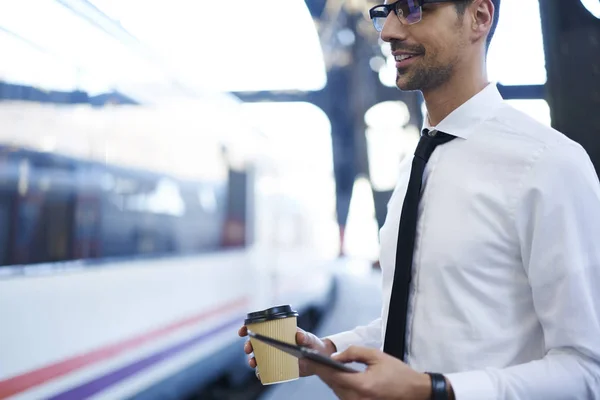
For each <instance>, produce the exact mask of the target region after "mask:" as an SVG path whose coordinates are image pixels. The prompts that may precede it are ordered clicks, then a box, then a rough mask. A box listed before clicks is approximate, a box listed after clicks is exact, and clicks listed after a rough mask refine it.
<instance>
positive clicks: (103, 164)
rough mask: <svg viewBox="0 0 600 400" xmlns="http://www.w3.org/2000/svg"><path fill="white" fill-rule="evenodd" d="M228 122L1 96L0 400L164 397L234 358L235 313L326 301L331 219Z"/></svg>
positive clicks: (250, 136) (183, 110)
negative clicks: (293, 194)
mask: <svg viewBox="0 0 600 400" xmlns="http://www.w3.org/2000/svg"><path fill="white" fill-rule="evenodd" d="M240 115H241V114H240V112H239V104H238V103H237V102H235V101H233V100H231V99H230V98H228V97H224V96H220V95H219V96H216V97H207V99H206V100H205V101H202V102H197V103H194V104H185V105H179V106H177V107H172V108H169V109H165V108H153V109H149V108H144V107H139V106H137V107H136V106H118V107H113V108H102V109H91V108H88V107H81V106H53V105H40V104H30V103H20V104H16V103H7V104H3V105H0V124H2V133H0V144H1V145H2V147H1V148H0V163H1V165H2V166H3V167H4V168H2V169H1V171H2V172H0V225H1V227H0V262H1V263H2V265H1V266H0V399H4V398H15V399H42V398H43V399H77V398H98V399H100V398H102V399H121V398H132V397H135V398H168V394H167V393H166V392H165V393H161V392H160V391H161V390H163V389H164V388H168V390H169V393H170V395H173V394H174V393H185V392H186V390H189V389H191V387H192V386H193V385H201V384H203V383H207V382H209V381H210V380H212V379H214V378H216V377H217V376H218V375H220V374H222V373H225V372H227V371H229V370H230V369H234V370H235V369H236V368H244V365H245V360H246V358H245V355H244V354H243V352H242V347H241V340H242V339H240V338H239V337H238V336H237V329H238V328H239V327H240V326H241V325H242V324H243V320H244V316H245V315H246V313H248V312H250V311H255V310H258V309H263V308H267V307H270V306H273V305H279V304H291V305H292V306H293V307H294V308H295V309H298V310H299V311H300V312H301V314H304V315H309V314H312V313H313V312H315V311H317V312H320V311H322V310H323V309H324V307H325V306H326V305H327V302H328V301H329V296H330V295H331V290H332V287H333V286H332V285H333V280H332V276H331V275H330V273H329V272H328V269H327V264H328V262H329V261H330V259H331V255H332V254H335V251H333V250H332V251H329V249H328V248H327V246H323V243H327V238H328V237H329V236H328V235H327V232H326V230H322V229H321V227H322V226H328V224H331V223H333V215H332V221H320V222H319V221H317V222H315V221H314V220H313V219H311V218H310V215H313V214H311V211H312V210H309V209H307V208H308V207H307V206H304V205H302V204H300V203H299V202H298V201H296V200H295V199H293V198H288V197H286V193H285V192H282V191H281V190H277V188H278V187H283V186H277V184H276V182H278V180H280V179H285V178H286V177H285V174H283V175H282V174H281V173H280V172H277V171H278V170H277V165H274V164H273V163H272V162H271V161H270V160H271V158H270V154H269V152H270V151H271V152H273V151H277V149H273V148H269V146H268V143H267V142H266V139H265V138H264V137H262V136H261V135H260V133H259V132H257V131H255V130H253V129H251V128H249V127H248V126H247V125H246V124H245V123H244V120H243V119H242V118H241V116H240ZM223 148H226V149H227V153H226V154H224V153H223V152H222V149H223ZM238 183H239V184H240V185H238ZM266 183H268V184H266ZM274 183H275V184H274ZM267 186H268V187H269V188H270V189H269V190H266V189H264V187H267ZM240 188H241V189H240ZM315 224H316V225H315ZM319 224H321V225H319ZM184 371H186V372H185V373H184ZM161 382H162V383H163V384H164V385H162V386H161V385H160V383H161ZM165 382H166V383H167V384H165Z"/></svg>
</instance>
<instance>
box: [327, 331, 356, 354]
mask: <svg viewBox="0 0 600 400" xmlns="http://www.w3.org/2000/svg"><path fill="white" fill-rule="evenodd" d="M323 339H329V340H331V341H332V342H333V344H334V345H335V348H336V350H337V352H338V353H341V352H342V351H345V350H346V349H348V347H350V346H356V345H358V346H360V345H362V341H363V340H362V338H361V337H360V335H358V334H356V333H355V332H353V331H347V332H341V333H336V334H335V335H330V336H325V337H324V338H323Z"/></svg>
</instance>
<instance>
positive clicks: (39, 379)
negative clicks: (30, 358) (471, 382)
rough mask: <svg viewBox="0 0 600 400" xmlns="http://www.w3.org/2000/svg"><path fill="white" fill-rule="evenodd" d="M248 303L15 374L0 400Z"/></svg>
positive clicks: (1, 386)
mask: <svg viewBox="0 0 600 400" xmlns="http://www.w3.org/2000/svg"><path fill="white" fill-rule="evenodd" d="M248 300H249V299H248V298H247V297H242V298H240V299H237V300H235V301H232V302H230V303H226V304H223V305H222V306H220V307H218V308H215V309H213V310H210V311H205V312H202V313H200V314H197V315H193V316H191V317H188V318H185V319H183V320H180V321H177V322H175V323H172V324H169V325H167V326H164V327H162V328H159V329H156V330H153V331H150V332H146V333H143V334H141V335H139V336H135V337H133V338H130V339H127V340H125V341H122V342H119V343H114V344H111V345H108V346H106V347H101V348H99V349H96V350H94V351H91V352H89V353H85V354H82V355H79V356H75V357H72V358H68V359H66V360H63V361H59V362H57V363H54V364H50V365H47V366H45V367H42V368H39V369H36V370H33V371H30V372H26V373H24V374H22V375H17V376H14V377H12V378H9V379H6V380H3V381H0V399H5V398H7V397H9V396H13V395H15V394H17V393H21V392H24V391H26V390H28V389H31V388H32V387H34V386H38V385H41V384H43V383H45V382H47V381H49V380H51V379H56V378H59V377H61V376H64V375H67V374H69V373H71V372H73V371H75V370H77V369H79V368H83V367H87V366H89V365H92V364H95V363H98V362H100V361H104V360H107V359H109V358H112V357H115V356H117V355H119V354H121V353H123V352H125V351H128V350H132V349H134V348H136V347H139V346H141V345H143V344H145V343H147V342H149V341H151V340H154V339H157V338H159V337H161V336H164V335H167V334H169V333H172V332H174V331H176V330H178V329H181V328H185V327H187V326H190V325H194V324H196V323H198V322H200V321H202V320H204V319H207V318H209V317H212V316H215V315H217V314H219V313H223V312H229V311H232V310H234V309H237V308H240V307H241V306H243V305H245V304H247V303H248ZM242 324H243V321H240V326H242Z"/></svg>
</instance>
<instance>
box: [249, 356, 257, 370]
mask: <svg viewBox="0 0 600 400" xmlns="http://www.w3.org/2000/svg"><path fill="white" fill-rule="evenodd" d="M248 365H249V366H250V368H256V358H254V357H252V358H250V359H249V360H248Z"/></svg>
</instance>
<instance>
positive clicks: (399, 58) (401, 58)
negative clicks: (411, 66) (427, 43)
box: [394, 54, 419, 62]
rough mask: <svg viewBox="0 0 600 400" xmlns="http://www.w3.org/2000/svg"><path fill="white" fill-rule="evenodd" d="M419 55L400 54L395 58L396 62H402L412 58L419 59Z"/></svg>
mask: <svg viewBox="0 0 600 400" xmlns="http://www.w3.org/2000/svg"><path fill="white" fill-rule="evenodd" d="M418 55H419V54H400V55H397V56H395V57H394V58H395V60H396V62H402V61H405V60H410V59H411V58H414V57H417V56H418Z"/></svg>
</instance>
